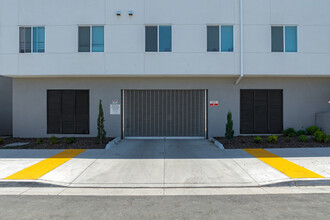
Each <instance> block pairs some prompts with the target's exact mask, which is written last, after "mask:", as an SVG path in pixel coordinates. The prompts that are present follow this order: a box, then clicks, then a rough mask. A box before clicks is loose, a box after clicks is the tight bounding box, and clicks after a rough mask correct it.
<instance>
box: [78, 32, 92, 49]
mask: <svg viewBox="0 0 330 220" xmlns="http://www.w3.org/2000/svg"><path fill="white" fill-rule="evenodd" d="M78 35H79V36H78V38H79V46H78V52H90V50H91V48H90V46H91V36H90V27H79V31H78Z"/></svg>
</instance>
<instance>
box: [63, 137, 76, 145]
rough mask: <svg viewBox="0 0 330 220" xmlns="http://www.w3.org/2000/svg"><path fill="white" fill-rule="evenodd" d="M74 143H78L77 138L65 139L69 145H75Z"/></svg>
mask: <svg viewBox="0 0 330 220" xmlns="http://www.w3.org/2000/svg"><path fill="white" fill-rule="evenodd" d="M74 142H76V138H74V137H68V138H65V143H67V144H73V143H74Z"/></svg>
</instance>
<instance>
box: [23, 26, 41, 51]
mask: <svg viewBox="0 0 330 220" xmlns="http://www.w3.org/2000/svg"><path fill="white" fill-rule="evenodd" d="M31 29H32V30H33V31H31ZM19 52H20V53H31V52H33V53H44V52H45V27H32V28H31V27H20V28H19Z"/></svg>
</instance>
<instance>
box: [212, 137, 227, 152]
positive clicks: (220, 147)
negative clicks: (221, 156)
mask: <svg viewBox="0 0 330 220" xmlns="http://www.w3.org/2000/svg"><path fill="white" fill-rule="evenodd" d="M209 141H210V142H212V143H213V144H214V145H215V146H217V147H218V148H219V149H220V150H224V149H225V148H224V147H223V145H222V144H221V143H220V142H219V141H217V140H216V139H214V138H210V139H209Z"/></svg>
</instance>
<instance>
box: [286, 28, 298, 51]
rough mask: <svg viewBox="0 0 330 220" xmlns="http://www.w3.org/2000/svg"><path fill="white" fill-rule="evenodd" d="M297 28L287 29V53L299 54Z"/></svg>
mask: <svg viewBox="0 0 330 220" xmlns="http://www.w3.org/2000/svg"><path fill="white" fill-rule="evenodd" d="M297 50H298V45H297V26H286V27H285V52H297Z"/></svg>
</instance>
